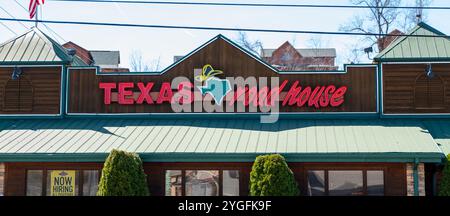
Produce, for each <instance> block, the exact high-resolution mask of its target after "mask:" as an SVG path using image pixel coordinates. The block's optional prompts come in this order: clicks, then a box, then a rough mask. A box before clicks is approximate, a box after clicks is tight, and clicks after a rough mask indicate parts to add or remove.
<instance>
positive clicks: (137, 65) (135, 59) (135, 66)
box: [130, 50, 161, 72]
mask: <svg viewBox="0 0 450 216" xmlns="http://www.w3.org/2000/svg"><path fill="white" fill-rule="evenodd" d="M130 67H131V71H133V72H151V71H159V70H160V69H161V56H159V57H158V59H154V60H152V61H145V60H144V58H143V57H142V52H141V51H139V50H133V51H132V52H131V55H130Z"/></svg>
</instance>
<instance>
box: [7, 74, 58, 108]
mask: <svg viewBox="0 0 450 216" xmlns="http://www.w3.org/2000/svg"><path fill="white" fill-rule="evenodd" d="M12 71H13V68H12V67H2V68H0V114H59V113H60V97H61V67H36V68H28V67H24V68H22V75H21V77H20V79H19V81H16V80H11V74H12ZM19 84H20V85H19ZM19 93H20V94H19ZM19 95H20V96H19Z"/></svg>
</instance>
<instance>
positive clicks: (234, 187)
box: [222, 170, 239, 196]
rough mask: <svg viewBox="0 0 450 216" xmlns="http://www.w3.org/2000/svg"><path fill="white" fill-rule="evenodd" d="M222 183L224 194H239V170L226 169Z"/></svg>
mask: <svg viewBox="0 0 450 216" xmlns="http://www.w3.org/2000/svg"><path fill="white" fill-rule="evenodd" d="M222 184H223V186H222V187H223V195H224V196H239V170H224V171H223V179H222Z"/></svg>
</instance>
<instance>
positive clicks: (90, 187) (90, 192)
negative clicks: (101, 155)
mask: <svg viewBox="0 0 450 216" xmlns="http://www.w3.org/2000/svg"><path fill="white" fill-rule="evenodd" d="M99 180H100V175H99V171H98V170H83V196H95V195H96V194H97V190H98V182H99Z"/></svg>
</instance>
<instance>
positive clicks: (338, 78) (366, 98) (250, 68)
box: [68, 38, 377, 114]
mask: <svg viewBox="0 0 450 216" xmlns="http://www.w3.org/2000/svg"><path fill="white" fill-rule="evenodd" d="M206 64H211V65H212V66H213V67H214V68H215V69H220V70H222V71H223V72H224V74H222V75H220V77H221V78H225V77H243V78H248V77H256V78H257V79H258V78H259V77H268V78H270V77H278V78H279V80H280V83H281V82H282V81H284V80H289V83H288V85H287V86H286V87H285V90H284V91H288V90H289V89H290V87H291V85H292V84H293V83H294V82H295V81H299V85H300V86H302V87H306V86H310V87H311V88H314V87H316V86H327V85H334V86H336V87H337V88H338V87H341V86H346V87H347V88H348V90H347V92H346V94H345V102H344V103H343V104H342V105H341V106H338V107H325V108H320V109H318V108H315V107H308V106H303V107H297V106H286V107H281V108H280V111H281V112H368V113H370V112H376V111H377V108H376V107H377V104H376V103H377V100H376V97H377V85H376V83H377V82H376V79H377V76H376V71H377V69H376V67H375V66H361V67H349V68H348V70H347V72H342V73H331V72H330V73H314V72H311V73H308V74H302V73H295V72H292V74H289V73H283V74H279V73H277V72H276V71H274V70H273V69H272V68H270V67H269V66H267V65H265V64H263V63H261V62H259V61H258V60H256V59H255V58H252V57H251V56H249V55H248V54H246V53H244V52H242V51H241V50H239V49H238V48H237V47H235V46H233V45H232V44H230V43H229V42H227V41H225V40H224V39H222V38H218V39H217V40H215V41H213V42H212V43H210V44H208V45H207V46H205V47H203V48H202V49H200V50H199V51H197V52H195V53H193V54H192V55H191V56H189V57H188V58H187V59H185V60H183V61H182V62H180V63H178V64H176V65H175V66H174V67H172V68H170V69H169V70H167V71H165V72H164V73H163V74H161V75H159V74H153V75H127V74H126V73H125V74H121V75H108V74H99V75H96V73H95V69H70V72H69V82H68V91H69V93H68V99H69V101H68V113H71V114H83V113H170V112H173V111H172V109H171V105H170V104H168V103H166V104H158V105H148V104H140V105H137V104H134V105H125V106H124V105H120V104H117V103H111V104H109V105H105V104H103V95H104V93H103V90H102V89H100V88H99V83H100V82H113V83H118V82H133V83H137V82H143V83H147V82H154V83H155V84H154V88H153V89H152V91H159V87H160V86H161V84H162V83H163V82H171V81H172V80H173V79H174V78H176V77H186V78H188V79H189V80H191V81H192V82H193V81H194V69H201V68H202V67H203V66H204V65H206ZM269 86H270V85H269ZM135 90H136V91H137V88H136V89H135Z"/></svg>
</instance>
